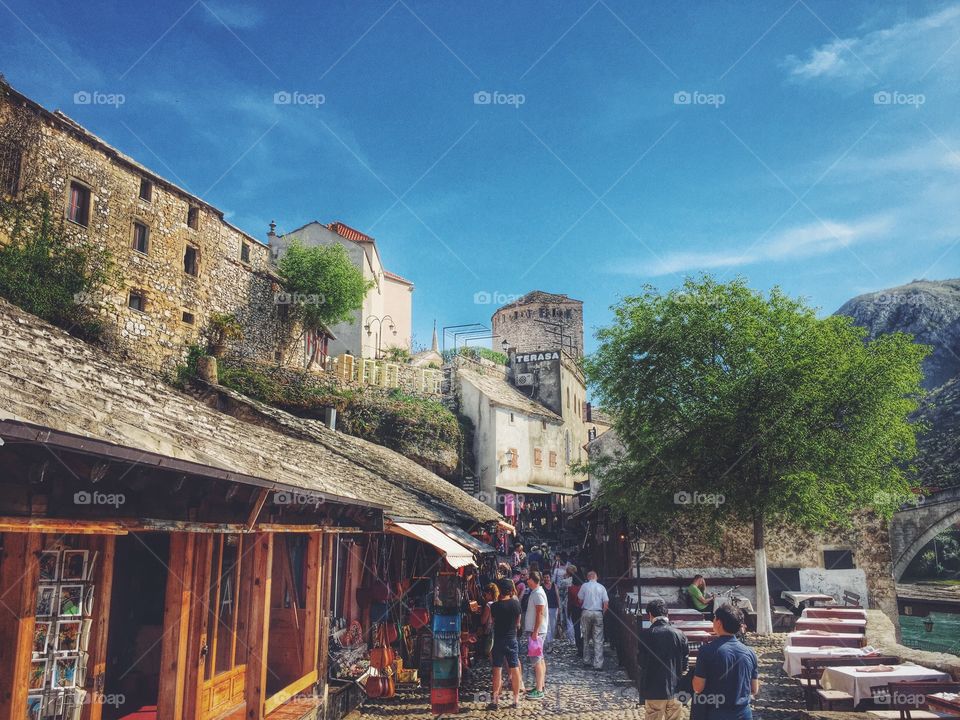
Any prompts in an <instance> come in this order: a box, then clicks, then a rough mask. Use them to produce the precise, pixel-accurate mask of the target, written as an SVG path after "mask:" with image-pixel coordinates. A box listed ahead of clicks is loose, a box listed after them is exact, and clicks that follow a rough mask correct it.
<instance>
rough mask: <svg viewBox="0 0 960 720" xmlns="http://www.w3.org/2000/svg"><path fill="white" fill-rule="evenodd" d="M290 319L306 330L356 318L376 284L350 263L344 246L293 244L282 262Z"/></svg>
mask: <svg viewBox="0 0 960 720" xmlns="http://www.w3.org/2000/svg"><path fill="white" fill-rule="evenodd" d="M279 270H280V275H281V277H282V278H283V285H284V291H285V292H284V299H285V302H286V304H287V306H288V307H289V314H290V316H291V319H293V320H296V321H298V322H300V323H301V324H302V325H303V327H304V329H306V330H316V331H320V330H322V329H323V328H324V327H326V326H330V325H333V324H335V323H338V322H344V321H347V320H351V319H352V318H353V314H354V312H356V311H357V310H359V309H360V308H361V307H362V306H363V298H364V297H365V296H366V294H367V292H368V291H369V290H370V288H372V287H373V285H374V283H373V281H372V280H364V278H363V273H362V272H361V271H360V269H359V268H357V267H355V266H354V264H353V263H352V262H351V261H350V257H349V255H347V251H346V250H345V249H344V248H343V247H342V246H341V245H325V246H316V247H304V246H303V245H302V244H300V243H298V242H294V243H293V244H292V245H291V246H290V247H289V248H288V249H287V252H286V253H285V254H284V256H283V257H282V258H281V259H280V262H279Z"/></svg>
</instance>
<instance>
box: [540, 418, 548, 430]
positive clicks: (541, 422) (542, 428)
mask: <svg viewBox="0 0 960 720" xmlns="http://www.w3.org/2000/svg"><path fill="white" fill-rule="evenodd" d="M540 429H541V430H546V429H547V421H546V420H541V421H540Z"/></svg>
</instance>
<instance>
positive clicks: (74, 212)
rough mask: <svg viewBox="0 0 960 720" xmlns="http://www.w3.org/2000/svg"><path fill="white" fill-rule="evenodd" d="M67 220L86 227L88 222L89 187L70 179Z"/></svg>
mask: <svg viewBox="0 0 960 720" xmlns="http://www.w3.org/2000/svg"><path fill="white" fill-rule="evenodd" d="M67 220H69V221H70V222H75V223H77V224H78V225H83V226H84V227H86V226H87V225H89V224H90V188H88V187H86V186H85V185H81V184H80V183H78V182H77V181H76V180H71V181H70V195H69V197H68V198H67Z"/></svg>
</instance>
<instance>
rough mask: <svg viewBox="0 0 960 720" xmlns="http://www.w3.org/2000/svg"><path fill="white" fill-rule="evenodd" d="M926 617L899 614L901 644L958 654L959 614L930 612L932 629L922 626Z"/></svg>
mask: <svg viewBox="0 0 960 720" xmlns="http://www.w3.org/2000/svg"><path fill="white" fill-rule="evenodd" d="M925 619H926V618H922V617H916V616H913V615H901V616H900V629H901V632H902V633H903V644H904V645H906V646H907V647H912V648H917V649H920V650H933V651H935V652H946V653H952V654H954V655H960V615H958V614H956V613H938V612H932V613H930V619H932V620H933V630H932V631H931V632H927V631H926V629H924V627H923V621H924V620H925Z"/></svg>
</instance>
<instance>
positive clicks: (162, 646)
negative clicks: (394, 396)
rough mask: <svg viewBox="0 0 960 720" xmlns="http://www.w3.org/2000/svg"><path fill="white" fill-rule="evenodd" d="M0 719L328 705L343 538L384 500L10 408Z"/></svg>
mask: <svg viewBox="0 0 960 720" xmlns="http://www.w3.org/2000/svg"><path fill="white" fill-rule="evenodd" d="M0 438H2V439H3V446H2V447H0V542H2V554H0V605H2V611H0V678H3V683H2V687H0V720H7V719H8V718H9V719H10V720H14V719H16V720H24V719H29V720H45V719H46V718H50V719H51V720H122V719H124V718H136V720H153V719H156V720H179V719H181V718H190V719H196V720H213V719H215V718H223V717H229V718H237V719H238V720H239V719H240V718H245V719H246V720H260V719H261V718H265V717H268V716H270V715H271V714H272V713H273V714H274V716H275V717H283V718H285V720H286V719H288V718H299V717H304V716H316V715H317V714H318V713H319V712H320V711H321V709H322V704H323V698H324V695H325V687H326V683H325V678H326V676H327V667H326V662H327V660H326V658H327V646H326V644H327V638H328V636H329V608H330V605H331V588H332V586H333V580H334V578H333V568H334V564H335V563H334V559H333V553H334V547H335V544H336V543H335V540H336V538H337V536H338V534H340V533H351V534H357V533H379V532H382V530H383V515H382V508H380V507H378V506H374V505H371V504H369V503H365V502H362V501H357V500H355V499H351V498H349V497H344V496H339V495H332V494H330V493H323V492H319V491H316V490H313V489H311V487H310V483H309V479H305V481H304V484H303V486H299V487H290V486H280V485H277V484H276V483H269V482H265V481H263V480H262V479H259V478H258V477H256V475H255V474H253V473H250V474H244V473H239V472H228V471H225V470H222V469H220V468H215V467H210V466H205V465H199V464H197V463H192V462H187V461H182V460H175V459H173V458H170V457H165V456H161V455H157V454H153V453H147V452H142V451H139V450H134V449H131V448H124V447H120V446H117V445H112V444H110V443H106V442H102V441H97V440H91V439H89V438H81V437H78V436H74V435H69V434H66V433H58V432H55V431H52V430H49V429H46V428H39V427H37V426H31V425H28V424H25V423H19V422H14V421H10V420H7V421H2V422H0Z"/></svg>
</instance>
